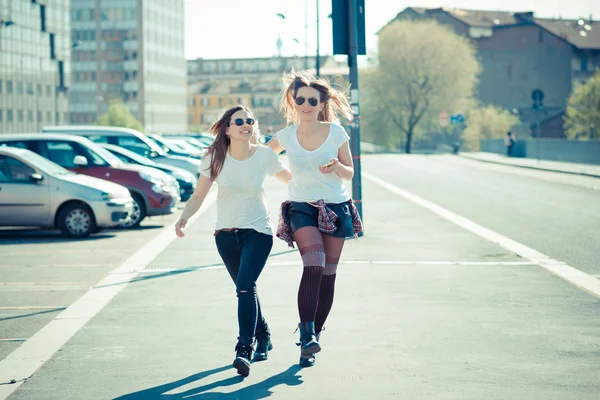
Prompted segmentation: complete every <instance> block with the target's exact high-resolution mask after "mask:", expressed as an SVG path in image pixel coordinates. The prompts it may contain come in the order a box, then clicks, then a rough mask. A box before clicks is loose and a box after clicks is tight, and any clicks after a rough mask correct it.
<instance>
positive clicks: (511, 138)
mask: <svg viewBox="0 0 600 400" xmlns="http://www.w3.org/2000/svg"><path fill="white" fill-rule="evenodd" d="M516 142H517V139H516V138H515V135H513V133H512V132H511V131H508V132H507V133H506V137H505V138H504V145H505V146H506V155H507V156H508V157H512V154H513V148H514V147H515V143H516Z"/></svg>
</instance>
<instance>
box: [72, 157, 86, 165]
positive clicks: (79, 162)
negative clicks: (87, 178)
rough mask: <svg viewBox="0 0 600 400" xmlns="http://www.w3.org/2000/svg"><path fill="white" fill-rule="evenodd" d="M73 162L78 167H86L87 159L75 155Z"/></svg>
mask: <svg viewBox="0 0 600 400" xmlns="http://www.w3.org/2000/svg"><path fill="white" fill-rule="evenodd" d="M73 164H74V165H76V166H78V167H87V165H88V160H87V158H85V157H84V156H75V158H74V159H73Z"/></svg>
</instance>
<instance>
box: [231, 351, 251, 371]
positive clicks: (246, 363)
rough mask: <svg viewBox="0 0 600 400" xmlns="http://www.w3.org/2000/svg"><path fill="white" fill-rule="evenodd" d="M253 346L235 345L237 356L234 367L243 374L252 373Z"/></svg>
mask: <svg viewBox="0 0 600 400" xmlns="http://www.w3.org/2000/svg"><path fill="white" fill-rule="evenodd" d="M252 350H253V348H252V346H240V345H239V344H238V345H237V346H235V351H236V357H235V360H233V368H235V369H237V373H238V374H240V375H242V376H248V375H250V358H252Z"/></svg>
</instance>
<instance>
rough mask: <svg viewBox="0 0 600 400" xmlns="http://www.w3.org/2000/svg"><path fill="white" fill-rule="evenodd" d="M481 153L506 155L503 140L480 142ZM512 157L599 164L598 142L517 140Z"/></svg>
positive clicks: (599, 142) (599, 146) (599, 141)
mask: <svg viewBox="0 0 600 400" xmlns="http://www.w3.org/2000/svg"><path fill="white" fill-rule="evenodd" d="M481 151H486V152H489V153H497V154H506V146H505V145H504V139H487V140H482V141H481ZM513 156H514V157H527V158H537V157H538V156H539V158H540V159H542V160H550V161H565V162H574V163H584V164H600V140H589V141H577V140H563V139H540V140H539V142H538V141H537V140H535V139H528V140H517V142H516V143H515V147H514V148H513Z"/></svg>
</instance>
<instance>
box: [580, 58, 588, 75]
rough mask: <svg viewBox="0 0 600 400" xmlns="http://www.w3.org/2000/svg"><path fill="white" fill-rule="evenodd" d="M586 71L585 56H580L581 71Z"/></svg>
mask: <svg viewBox="0 0 600 400" xmlns="http://www.w3.org/2000/svg"><path fill="white" fill-rule="evenodd" d="M587 70H588V59H587V56H586V55H585V54H582V55H581V71H582V72H585V71H587Z"/></svg>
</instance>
